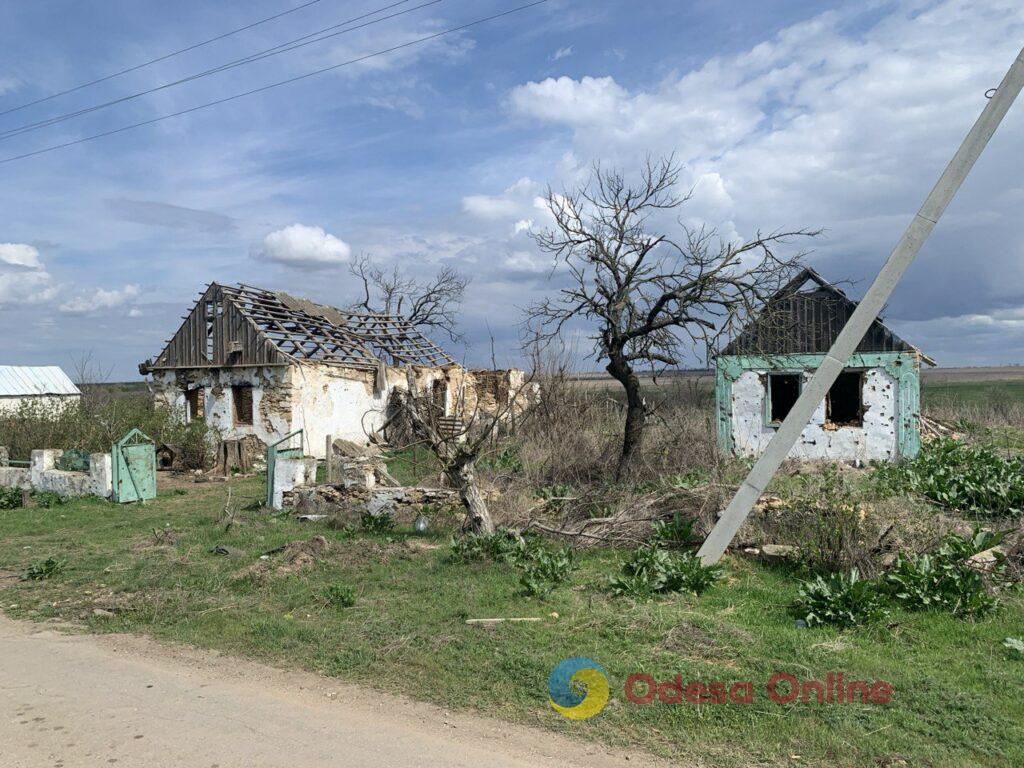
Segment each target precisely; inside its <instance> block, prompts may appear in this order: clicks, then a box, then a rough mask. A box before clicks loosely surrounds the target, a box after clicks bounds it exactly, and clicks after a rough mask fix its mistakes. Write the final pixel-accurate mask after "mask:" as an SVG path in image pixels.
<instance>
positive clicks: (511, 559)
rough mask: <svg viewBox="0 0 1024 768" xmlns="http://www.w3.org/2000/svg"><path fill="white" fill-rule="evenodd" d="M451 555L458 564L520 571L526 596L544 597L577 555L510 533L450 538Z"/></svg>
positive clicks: (566, 573)
mask: <svg viewBox="0 0 1024 768" xmlns="http://www.w3.org/2000/svg"><path fill="white" fill-rule="evenodd" d="M451 553H452V559H453V560H455V561H458V562H481V561H491V562H495V563H506V564H508V565H512V566H513V567H515V568H516V569H517V570H519V572H520V577H519V583H520V584H521V585H522V587H523V592H524V593H525V594H526V595H527V596H529V597H546V596H547V595H549V594H551V593H552V592H553V591H554V590H555V588H556V587H558V586H559V585H561V584H564V583H565V582H566V581H568V580H569V576H570V575H571V574H572V572H573V571H574V570H575V569H576V553H575V552H574V551H573V549H572V548H571V547H556V548H549V547H546V546H545V545H544V544H543V543H542V542H541V541H540V540H539V539H538V538H536V537H534V536H529V537H527V536H523V535H522V534H521V533H519V532H518V531H512V530H500V531H496V532H495V533H491V534H469V535H467V536H463V537H462V538H458V539H453V540H452V552H451Z"/></svg>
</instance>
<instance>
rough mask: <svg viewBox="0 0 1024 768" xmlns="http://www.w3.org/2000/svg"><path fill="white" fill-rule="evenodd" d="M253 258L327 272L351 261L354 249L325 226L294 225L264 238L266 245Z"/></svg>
mask: <svg viewBox="0 0 1024 768" xmlns="http://www.w3.org/2000/svg"><path fill="white" fill-rule="evenodd" d="M253 256H254V258H257V259H260V260H262V261H272V262H275V263H277V264H283V265H285V266H290V267H298V268H300V269H325V268H328V267H333V266H337V265H338V264H344V263H345V262H347V261H348V260H349V258H350V257H351V256H352V248H351V247H350V246H349V244H348V243H346V242H344V241H342V240H339V239H338V238H337V237H335V236H334V235H331V234H328V233H327V232H325V231H324V230H323V228H322V227H308V226H306V225H305V224H292V225H291V226H289V227H285V228H284V229H279V230H277V231H276V232H271V233H270V234H269V235H267V236H266V237H265V238H263V244H262V246H261V247H259V248H256V249H254V250H253Z"/></svg>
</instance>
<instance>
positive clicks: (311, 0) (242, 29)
mask: <svg viewBox="0 0 1024 768" xmlns="http://www.w3.org/2000/svg"><path fill="white" fill-rule="evenodd" d="M319 2H320V0H309V2H306V3H303V4H302V5H297V6H295V7H294V8H289V9H288V10H287V11H281V13H275V14H274V15H273V16H268V17H267V18H265V19H260V20H259V21H254V22H252V23H251V24H246V25H245V26H244V27H238V29H232V30H231V31H230V32H225V33H223V34H220V35H217V36H216V37H211V38H210V39H209V40H203V41H202V42H201V43H195V44H193V45H190V46H188V47H186V48H181V49H180V50H177V51H172V52H171V53H167V54H164V55H163V56H158V57H157V58H155V59H150V60H149V61H145V62H143V63H142V64H136V65H135V66H133V67H128V68H127V69H122V70H121V71H120V72H114V73H113V74H110V75H105V76H103V77H100V78H97V79H96V80H90V81H89V82H88V83H82V84H81V85H76V86H74V87H73V88H68V89H67V90H64V91H58V92H57V93H51V94H50V95H49V96H43V97H42V98H40V99H36V100H35V101H30V102H28V103H26V104H22V105H21V106H18V107H11V108H10V109H5V110H3V111H2V112H0V115H9V114H10V113H11V112H18V111H19V110H22V109H27V108H28V107H34V106H35V105H36V104H42V103H43V102H45V101H50V100H52V99H56V98H57V97H58V96H65V95H67V94H69V93H74V92H75V91H80V90H82V89H83V88H88V87H89V86H92V85H98V84H99V83H105V82H106V81H107V80H113V79H114V78H115V77H120V76H121V75H127V74H128V73H129V72H135V71H137V70H140V69H143V68H144V67H148V66H150V65H152V64H157V63H159V62H161V61H167V59H172V58H174V57H175V56H180V55H181V54H183V53H188V52H189V51H194V50H195V49H196V48H202V47H203V46H204V45H209V44H210V43H216V42H217V41H218V40H223V39H224V38H227V37H231V36H232V35H237V34H238V33H239V32H245V31H246V30H248V29H252V28H253V27H258V26H260V25H261V24H266V23H267V22H270V21H274V20H275V19H280V18H281V17H282V16H287V15H288V14H291V13H295V12H296V11H301V10H302V9H303V8H308V7H309V6H311V5H316V4H317V3H319Z"/></svg>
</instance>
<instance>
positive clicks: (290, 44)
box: [0, 0, 445, 141]
mask: <svg viewBox="0 0 1024 768" xmlns="http://www.w3.org/2000/svg"><path fill="white" fill-rule="evenodd" d="M444 1H445V0H427V2H424V3H421V4H420V5H417V6H413V7H412V8H406V9H405V10H402V11H396V12H395V13H392V14H389V15H387V16H381V17H380V18H377V19H371V20H370V21H364V22H363V23H362V24H355V22H357V21H362V20H363V19H366V18H368V17H370V16H376V15H377V14H379V13H384V12H385V11H389V10H391V9H392V8H394V7H396V6H399V5H405V4H407V3H410V2H412V0H399V1H398V2H395V3H391V4H390V5H385V6H383V7H381V8H377V9H376V10H373V11H369V12H368V13H363V14H360V15H359V16H353V17H352V18H351V19H347V20H345V21H341V22H338V23H337V24H332V25H331V26H329V27H324V28H323V29H320V30H317V31H316V32H311V33H309V34H307V35H303V36H302V37H298V38H295V39H294V40H288V41H287V42H284V43H280V44H278V45H275V46H273V47H272V48H266V49H264V50H262V51H257V52H256V53H253V54H250V55H249V56H243V57H242V58H240V59H234V60H233V61H229V62H227V63H225V64H221V65H218V66H216V67H211V68H210V69H205V70H203V71H201V72H196V73H195V74H192V75H189V76H188V77H182V78H179V79H178V80H172V81H171V82H169V83H164V84H162V85H157V86H154V87H153V88H147V89H146V90H144V91H138V92H137V93H131V94H128V95H127V96H121V97H119V98H117V99H112V100H111V101H105V102H102V103H100V104H94V105H93V106H91V107H84V108H82V109H79V110H76V111H74V112H67V113H65V114H63V115H56V116H54V117H51V118H47V119H45V120H39V121H37V122H35V123H26V124H25V125H20V126H18V127H16V128H9V129H8V130H5V131H0V141H3V140H5V139H10V138H13V137H14V136H21V135H22V134H25V133H31V132H32V131H38V130H41V129H42V128H48V127H49V126H51V125H57V124H58V123H63V122H67V121H68V120H73V119H74V118H76V117H81V116H82V115H88V114H91V113H93V112H98V111H100V110H101V109H106V108H107V107H113V106H116V105H118V104H124V103H125V102H128V101H133V100H134V99H138V98H141V97H143V96H148V95H150V94H152V93H157V92H158V91H163V90H166V89H168V88H173V87H175V86H178V85H182V84H184V83H190V82H193V81H195V80H200V79H202V78H204V77H209V76H210V75H215V74H217V73H219V72H226V71H227V70H229V69H235V68H236V67H241V66H244V65H246V64H252V63H254V62H257V61H262V60H263V59H267V58H270V57H271V56H277V55H279V54H282V53H290V52H291V51H294V50H297V49H298V48H304V47H305V46H307V45H313V44H314V43H320V42H323V41H324V40H329V39H331V38H334V37H338V36H339V35H344V34H347V33H348V32H354V31H356V30H359V29H364V28H365V27H369V26H372V25H374V24H380V23H381V22H384V21H388V20H389V19H393V18H395V17H397V16H404V15H405V14H408V13H413V12H414V11H418V10H420V9H422V8H426V7H428V6H431V5H437V4H438V3H442V2H444ZM349 25H354V26H349ZM339 27H345V29H341V30H339V31H336V32H331V33H330V34H323V33H325V32H330V30H337V29H338V28H339ZM317 35H323V36H322V37H317ZM310 38H316V39H310Z"/></svg>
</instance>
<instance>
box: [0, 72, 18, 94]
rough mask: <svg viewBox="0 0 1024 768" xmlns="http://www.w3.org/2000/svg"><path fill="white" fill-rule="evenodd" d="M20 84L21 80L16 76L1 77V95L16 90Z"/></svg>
mask: <svg viewBox="0 0 1024 768" xmlns="http://www.w3.org/2000/svg"><path fill="white" fill-rule="evenodd" d="M20 85H21V81H20V80H18V79H17V78H15V77H10V76H8V77H0V96H3V95H4V94H5V93H11V92H12V91H16V90H17V89H18V87H19V86H20Z"/></svg>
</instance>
